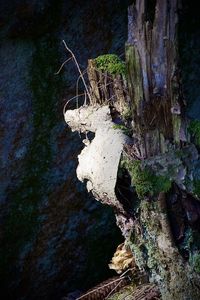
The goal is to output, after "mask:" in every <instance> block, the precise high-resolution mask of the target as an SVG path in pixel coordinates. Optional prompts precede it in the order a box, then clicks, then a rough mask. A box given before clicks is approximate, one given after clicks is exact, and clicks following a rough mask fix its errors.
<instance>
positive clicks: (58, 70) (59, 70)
mask: <svg viewBox="0 0 200 300" xmlns="http://www.w3.org/2000/svg"><path fill="white" fill-rule="evenodd" d="M72 58H73V57H70V58H68V59H67V60H65V61H64V63H62V65H61V67H60V69H59V70H58V72H56V73H55V74H54V75H58V74H59V73H60V71H61V70H62V68H63V67H64V65H65V64H66V63H67V62H68V61H70V60H71V59H72Z"/></svg>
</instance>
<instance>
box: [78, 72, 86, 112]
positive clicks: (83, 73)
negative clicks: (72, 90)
mask: <svg viewBox="0 0 200 300" xmlns="http://www.w3.org/2000/svg"><path fill="white" fill-rule="evenodd" d="M86 72H87V69H85V70H84V71H83V72H82V75H85V73H86ZM80 78H81V75H79V77H78V79H77V81H76V96H77V98H76V106H77V108H78V85H79V80H80Z"/></svg>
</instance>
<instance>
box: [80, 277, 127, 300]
mask: <svg viewBox="0 0 200 300" xmlns="http://www.w3.org/2000/svg"><path fill="white" fill-rule="evenodd" d="M126 277H127V276H124V277H119V278H117V279H115V280H113V281H110V282H109V283H106V284H104V285H102V286H100V287H97V288H96V289H93V290H92V291H89V292H88V293H86V294H84V295H82V296H81V297H79V298H77V299H76V300H80V299H83V298H84V297H85V296H88V295H90V294H92V293H94V292H95V291H98V290H101V289H102V288H105V287H106V286H109V285H111V284H112V283H114V282H117V281H120V282H121V281H122V279H125V278H126Z"/></svg>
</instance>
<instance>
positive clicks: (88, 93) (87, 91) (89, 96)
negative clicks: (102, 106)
mask: <svg viewBox="0 0 200 300" xmlns="http://www.w3.org/2000/svg"><path fill="white" fill-rule="evenodd" d="M63 44H64V46H65V48H66V49H67V51H69V53H70V54H71V55H72V57H73V59H74V62H75V64H76V66H77V69H78V72H79V74H80V76H81V79H82V81H83V84H84V87H85V90H86V93H87V95H88V98H89V100H90V103H92V98H91V95H90V92H89V90H88V87H87V84H86V82H85V79H84V77H83V74H82V72H81V69H80V67H79V64H78V61H77V59H76V57H75V55H74V53H73V52H72V51H71V50H70V49H69V47H68V46H67V44H66V42H65V41H64V40H63Z"/></svg>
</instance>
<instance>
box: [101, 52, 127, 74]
mask: <svg viewBox="0 0 200 300" xmlns="http://www.w3.org/2000/svg"><path fill="white" fill-rule="evenodd" d="M95 62H96V67H97V69H98V70H100V71H102V72H108V73H109V74H112V75H116V74H121V75H124V74H125V73H126V66H125V63H124V62H123V61H122V60H121V59H120V58H119V57H118V56H117V55H116V54H104V55H100V56H98V57H97V58H96V59H95Z"/></svg>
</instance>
